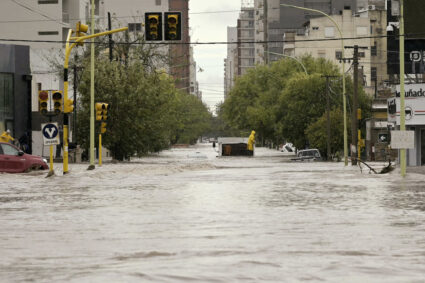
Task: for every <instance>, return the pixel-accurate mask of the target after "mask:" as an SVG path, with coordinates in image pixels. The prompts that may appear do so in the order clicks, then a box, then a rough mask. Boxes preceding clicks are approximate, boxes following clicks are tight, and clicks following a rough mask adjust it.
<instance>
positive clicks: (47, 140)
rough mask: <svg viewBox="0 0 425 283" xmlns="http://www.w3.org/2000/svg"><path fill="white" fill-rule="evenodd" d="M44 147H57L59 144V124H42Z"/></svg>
mask: <svg viewBox="0 0 425 283" xmlns="http://www.w3.org/2000/svg"><path fill="white" fill-rule="evenodd" d="M41 133H42V134H43V141H44V145H56V144H60V142H59V130H58V123H47V124H41Z"/></svg>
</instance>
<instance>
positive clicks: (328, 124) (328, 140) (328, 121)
mask: <svg viewBox="0 0 425 283" xmlns="http://www.w3.org/2000/svg"><path fill="white" fill-rule="evenodd" d="M322 78H326V136H327V137H326V144H327V160H328V161H329V158H330V157H331V117H330V112H331V103H330V100H329V79H330V78H337V76H328V75H326V76H322Z"/></svg>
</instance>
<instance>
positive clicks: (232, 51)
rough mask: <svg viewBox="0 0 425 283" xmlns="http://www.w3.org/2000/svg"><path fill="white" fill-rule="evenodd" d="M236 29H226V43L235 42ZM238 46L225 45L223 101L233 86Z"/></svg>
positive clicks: (236, 37) (236, 67) (236, 68)
mask: <svg viewBox="0 0 425 283" xmlns="http://www.w3.org/2000/svg"><path fill="white" fill-rule="evenodd" d="M237 40H238V30H237V27H227V42H237ZM237 47H238V45H237V44H236V43H235V44H227V57H226V59H224V99H226V97H227V95H228V94H229V91H230V90H231V89H232V87H233V85H234V84H235V74H237V70H238V65H237V63H238V57H237V55H238V49H237Z"/></svg>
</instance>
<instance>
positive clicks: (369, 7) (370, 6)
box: [367, 5, 376, 10]
mask: <svg viewBox="0 0 425 283" xmlns="http://www.w3.org/2000/svg"><path fill="white" fill-rule="evenodd" d="M367 9H368V10H375V9H376V7H375V5H369V6H367Z"/></svg>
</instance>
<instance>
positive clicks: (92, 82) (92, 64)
mask: <svg viewBox="0 0 425 283" xmlns="http://www.w3.org/2000/svg"><path fill="white" fill-rule="evenodd" d="M91 34H94V0H92V1H91ZM90 47H91V51H90V165H89V167H88V169H89V170H93V169H94V168H95V166H94V38H92V39H91V46H90Z"/></svg>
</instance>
